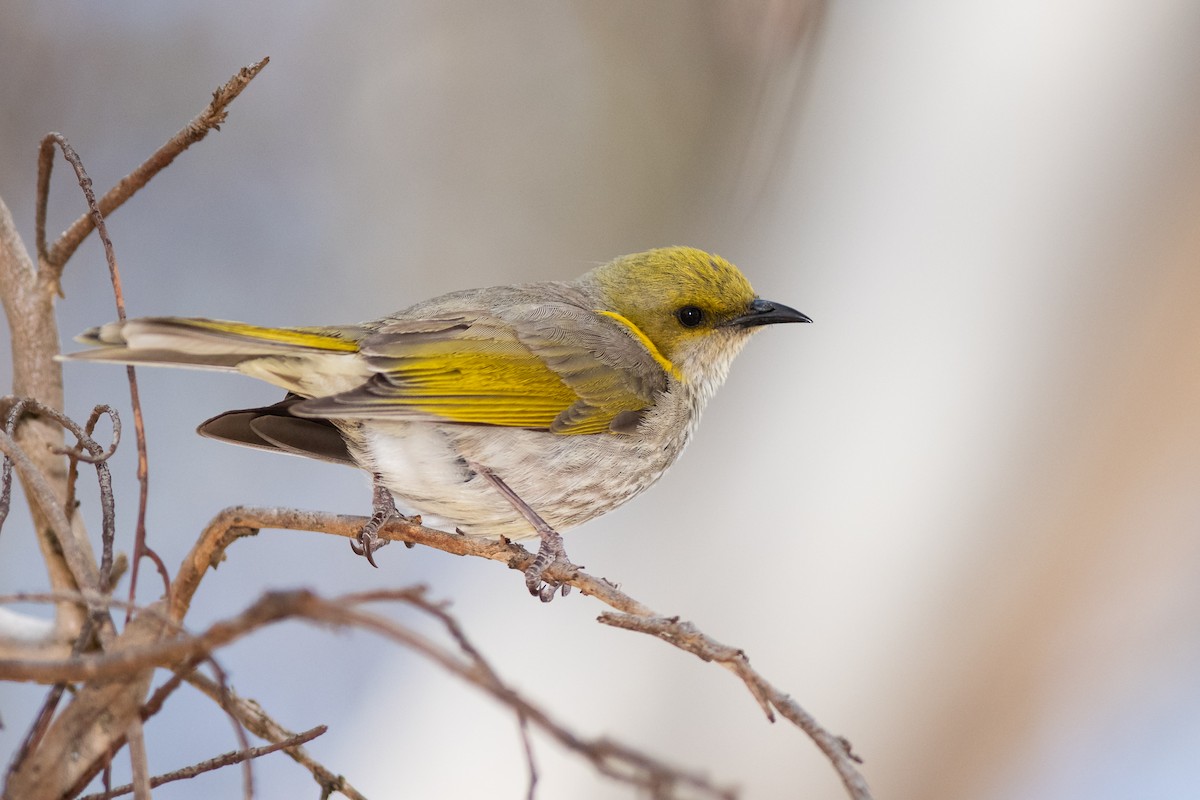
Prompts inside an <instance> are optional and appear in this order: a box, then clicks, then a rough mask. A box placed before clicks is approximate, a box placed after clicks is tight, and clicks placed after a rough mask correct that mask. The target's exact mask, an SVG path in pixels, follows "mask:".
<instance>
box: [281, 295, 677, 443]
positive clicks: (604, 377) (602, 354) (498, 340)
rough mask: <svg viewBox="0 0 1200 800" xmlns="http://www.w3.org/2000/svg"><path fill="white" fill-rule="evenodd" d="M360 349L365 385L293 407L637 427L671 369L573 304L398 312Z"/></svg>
mask: <svg viewBox="0 0 1200 800" xmlns="http://www.w3.org/2000/svg"><path fill="white" fill-rule="evenodd" d="M359 348H360V349H359V352H360V354H361V356H362V357H363V358H364V359H365V360H366V362H367V365H368V367H369V368H370V369H371V371H372V372H373V373H374V374H373V375H372V376H371V378H370V379H369V380H368V381H367V382H366V383H364V384H363V385H361V386H359V387H357V388H355V389H353V390H351V391H348V392H343V393H340V394H336V395H331V396H329V397H320V398H314V399H312V400H306V401H304V402H302V403H299V404H297V406H296V407H295V408H294V409H293V412H294V413H298V414H301V415H304V416H313V417H333V418H338V417H341V418H356V417H370V418H389V417H390V418H393V419H429V418H431V417H432V418H437V419H443V420H446V421H450V422H459V423H467V424H479V425H499V426H507V427H520V428H532V429H537V430H549V431H553V432H555V433H561V434H588V433H601V432H605V431H610V430H620V431H621V432H629V431H630V430H631V429H630V427H629V424H628V423H629V420H631V419H636V416H635V415H637V414H638V413H639V412H641V411H644V410H645V409H647V408H649V407H650V406H651V405H653V403H654V401H655V398H656V396H657V394H658V393H659V392H661V391H663V390H664V389H665V388H666V386H667V375H666V372H665V371H664V370H663V369H662V367H661V366H660V365H659V364H658V363H657V362H656V361H655V358H654V357H653V355H652V354H651V353H650V352H649V351H648V350H647V349H646V347H645V346H644V345H643V344H642V343H641V341H639V339H638V337H637V336H635V335H632V334H631V333H630V331H628V330H626V329H625V327H624V326H623V325H621V324H620V323H617V322H615V321H613V320H611V319H609V318H607V317H605V316H603V315H600V314H597V313H596V312H594V311H591V310H589V309H586V308H583V307H580V306H575V305H571V304H568V303H541V304H536V305H534V304H524V305H511V306H507V307H505V308H502V309H497V310H492V311H478V312H461V313H456V314H453V315H445V316H444V317H442V318H437V319H395V320H390V321H388V322H387V323H385V324H384V325H381V326H380V327H379V328H378V329H377V330H376V331H375V332H374V333H373V334H371V335H368V336H366V337H364V338H363V339H361V340H360V341H359ZM614 420H616V421H617V422H618V424H617V425H616V426H615V427H614V426H613V423H614Z"/></svg>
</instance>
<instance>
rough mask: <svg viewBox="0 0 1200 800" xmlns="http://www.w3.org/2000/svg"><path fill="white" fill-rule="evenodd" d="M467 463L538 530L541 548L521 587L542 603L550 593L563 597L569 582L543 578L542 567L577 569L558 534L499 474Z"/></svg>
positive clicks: (568, 588)
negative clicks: (554, 565) (553, 566)
mask: <svg viewBox="0 0 1200 800" xmlns="http://www.w3.org/2000/svg"><path fill="white" fill-rule="evenodd" d="M467 466H469V467H470V468H471V469H472V470H474V471H475V472H477V473H478V474H480V475H482V476H483V477H484V479H485V480H487V482H488V483H490V484H492V486H494V487H495V488H496V491H498V492H500V494H502V495H504V499H506V500H508V502H509V503H511V504H512V507H513V508H515V509H516V510H517V512H518V513H519V514H520V515H521V516H523V517H524V518H525V519H526V521H528V522H529V524H530V525H532V526H533V529H534V530H535V531H537V532H538V536H540V537H541V538H542V544H541V547H539V548H538V551H537V555H536V556H534V558H533V563H532V564H530V565H529V566H528V567H527V568H526V569H525V588H526V589H528V590H529V593H530V594H531V595H533V596H534V597H536V598H538V599H539V600H541V601H542V602H543V603H549V602H550V601H551V600H553V599H554V595H556V594H559V593H561V594H562V596H563V597H566V596H567V594H568V593H569V592H570V591H571V586H570V585H569V584H566V583H560V582H558V581H547V580H546V579H545V574H546V570H548V569H549V568H550V566H551V565H552V564H555V563H561V564H562V565H563V566H564V567H565V568H566V569H572V570H575V569H579V567H577V566H575V565H574V564H572V563H571V561H570V559H568V558H567V551H566V548H564V547H563V538H562V534H560V533H559V532H558V531H556V530H554V528H551V527H550V524H549V523H548V522H546V520H544V519H542V517H541V515H540V514H538V513H537V512H536V511H534V510H533V509H532V508H531V507H530V506H529V504H528V503H526V502H525V501H524V500H522V499H521V498H520V497H519V496H518V495H517V493H516V492H514V491H513V490H512V488H511V487H509V485H508V484H507V483H505V482H504V481H503V480H502V479H501V478H500V476H499V475H497V474H496V473H494V472H492V471H491V470H490V469H488V468H487V467H485V466H484V465H482V464H477V463H475V462H474V461H468V462H467Z"/></svg>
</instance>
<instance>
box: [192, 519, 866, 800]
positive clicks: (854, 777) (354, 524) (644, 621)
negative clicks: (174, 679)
mask: <svg viewBox="0 0 1200 800" xmlns="http://www.w3.org/2000/svg"><path fill="white" fill-rule="evenodd" d="M364 522H365V519H364V518H363V517H356V516H344V515H337V514H323V513H318V512H310V511H299V510H296V509H280V508H274V509H271V508H246V507H240V506H239V507H233V508H228V509H225V510H224V511H222V512H220V513H219V514H218V515H217V516H216V517H215V518H214V519H213V520H212V521H211V522H210V523H209V525H208V527H207V528H206V529H205V531H204V533H203V535H202V536H201V537H200V539H199V540H198V541H197V543H196V545H195V546H194V547H193V549H192V552H191V553H189V555H188V556H187V558H185V559H184V563H183V564H182V565H181V566H180V568H179V571H178V572H177V573H176V584H175V594H174V596H173V602H174V603H175V604H176V605H173V606H172V609H171V615H172V617H173V618H175V619H178V618H181V616H182V614H184V613H186V609H187V604H188V603H189V602H190V598H191V596H192V593H193V592H194V590H195V586H198V585H199V581H200V579H201V578H202V577H203V571H204V570H205V569H207V568H208V567H209V566H215V565H216V563H218V562H219V560H220V558H221V557H222V554H223V553H224V550H225V548H226V547H228V545H229V544H231V543H232V542H233V541H236V540H237V539H238V538H240V537H242V536H249V535H254V534H256V533H257V532H258V530H260V529H263V528H280V529H284V530H308V531H318V532H321V533H327V534H332V535H335V536H344V537H347V538H350V537H353V536H355V535H357V533H358V531H359V530H361V529H362V526H363V524H364ZM378 535H379V537H380V538H381V539H387V540H391V541H403V542H414V543H417V544H424V545H428V546H430V547H433V548H436V549H438V550H442V551H444V552H448V553H453V554H455V555H471V556H477V557H481V558H488V559H491V560H493V561H502V562H505V563H506V564H508V566H509V568H511V569H514V570H517V571H519V572H524V570H525V568H526V567H527V566H528V565H529V563H530V562H531V561H532V559H533V557H534V556H533V554H532V553H530V552H529V551H527V550H525V549H524V548H523V547H521V546H520V545H517V544H513V543H511V542H504V541H493V540H483V539H476V538H474V537H469V536H461V535H457V534H450V533H445V532H444V531H438V530H434V529H432V528H425V527H423V526H420V525H414V524H412V523H409V522H401V521H394V522H391V523H389V524H388V525H386V526H385V527H383V528H382V529H380V531H379V534H378ZM546 574H547V576H549V577H550V578H552V579H553V580H555V581H560V582H562V583H567V584H570V585H571V586H573V587H575V588H577V589H579V591H580V592H581V593H582V594H584V595H589V596H592V597H595V598H596V599H598V600H600V601H601V602H603V603H605V604H606V605H608V606H610V607H611V608H614V609H616V610H617V611H619V612H622V613H620V614H609V613H606V614H603V615H601V617H600V618H599V621H600V622H602V623H604V624H607V625H612V626H613V627H622V628H627V629H629V630H636V631H641V632H643V633H650V634H651V635H654V636H656V637H657V638H659V639H662V640H663V641H665V642H668V643H670V644H672V645H674V646H676V647H678V648H680V649H682V650H684V651H686V652H689V653H692V654H693V655H696V656H698V657H699V658H701V659H703V660H705V661H714V662H716V663H719V664H721V665H722V666H723V667H725V668H726V669H729V670H730V671H732V672H733V673H734V674H735V675H737V676H738V677H739V678H740V679H741V680H742V682H743V683H744V684H745V686H746V688H747V689H748V690H749V691H750V694H751V696H753V697H754V699H755V701H756V702H757V703H758V704H759V707H760V708H762V709H763V712H764V714H765V715H766V717H767V719H768V720H770V721H772V722H773V721H774V720H775V712H776V711H778V712H779V713H780V714H781V715H782V716H783V717H784V718H785V719H787V720H788V721H790V722H791V723H792V724H794V725H795V726H796V727H798V728H799V729H800V730H801V731H803V732H804V733H805V734H807V735H808V736H809V737H810V738H811V739H812V740H813V742H814V743H815V744H816V745H817V747H818V748H819V749H820V750H821V752H823V753H824V754H825V756H826V757H827V758H829V759H830V762H831V763H832V764H833V766H834V768H835V769H836V770H837V772H838V775H839V776H840V777H841V779H842V783H843V784H844V785H845V787H846V790H847V792H849V794H850V796H851V797H852V798H854V800H869V798H870V797H871V793H870V788H869V787H868V786H867V783H866V780H865V779H864V778H863V777H862V774H861V773H860V772H859V771H858V768H857V766H856V764H858V763H860V760H859V758H858V757H857V756H856V755H854V753H853V751H852V749H851V747H850V745H849V742H848V741H847V740H846V739H845V738H843V737H841V736H837V735H836V734H833V733H830V732H829V731H828V730H826V729H825V728H824V727H823V726H821V725H820V724H819V723H818V722H817V721H816V720H815V719H814V718H813V717H812V715H811V714H809V713H808V712H807V711H805V710H804V709H803V708H802V707H801V706H800V705H799V704H798V703H797V702H796V701H795V700H794V699H792V698H791V697H790V696H788V695H787V694H786V693H784V692H782V691H780V690H779V689H777V688H776V687H775V686H774V685H773V684H771V683H770V682H769V681H767V680H766V678H764V677H763V676H762V675H760V674H759V673H758V672H756V671H755V670H753V669H752V668H751V667H750V662H749V659H747V658H746V655H745V653H744V652H743V651H742V650H740V649H737V648H732V647H729V646H727V645H724V644H721V643H720V642H718V641H716V640H715V639H712V638H711V637H709V636H707V635H706V634H704V633H702V632H700V631H699V630H697V629H696V628H695V626H693V625H692V624H691V623H687V622H683V621H681V620H679V619H678V618H674V617H663V616H661V615H659V614H656V613H655V612H654V611H653V610H652V609H650V608H649V607H648V606H646V605H645V604H643V603H641V602H639V601H637V600H635V599H634V598H632V597H630V596H629V595H628V594H626V593H625V592H623V591H621V590H620V589H618V588H617V587H616V586H615V585H613V584H612V583H610V582H609V581H607V580H605V579H603V578H597V577H593V576H591V575H588V574H587V573H585V572H583V571H582V570H575V571H572V570H564V569H562V568H561V567H560V566H558V565H557V564H556V565H552V566H551V568H550V569H549V570H548V571H547V573H546Z"/></svg>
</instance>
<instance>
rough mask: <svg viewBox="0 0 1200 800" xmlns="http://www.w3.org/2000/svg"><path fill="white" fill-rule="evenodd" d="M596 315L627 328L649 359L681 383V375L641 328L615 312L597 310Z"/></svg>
mask: <svg viewBox="0 0 1200 800" xmlns="http://www.w3.org/2000/svg"><path fill="white" fill-rule="evenodd" d="M596 313H597V314H603V315H604V316H606V317H609V318H610V319H615V320H616V321H617V322H619V323H621V324H622V325H624V326H625V327H626V328H628V329H629V332H630V333H632V334H633V335H634V337H635V338H636V339H637V340H638V341H639V342H641V343H642V346H643V347H645V348H646V349H647V350H649V351H650V357H651V358H653V359H654V360H655V362H657V364H658V365H659V366H660V367H662V368H663V369H665V370H666V371H667V374H668V375H671V376H672V377H674V378H675V380H677V381H679V382H680V383H682V382H683V373H682V372H680V371H679V368H678V367H676V366H675V365H674V364H672V363H671V362H670V361H668V360H667V357H666V356H664V355H663V354H662V353H661V352H659V349H658V348H657V347H655V345H654V342H652V341H650V337H649V336H647V335H646V334H644V333H642V329H641V328H639V327H638V326H637V325H634V324H633V322H631V321H630V320H629V319H628V318H627V317H624V316H622V315H620V314H618V313H617V312H615V311H603V310H600V309H597V310H596Z"/></svg>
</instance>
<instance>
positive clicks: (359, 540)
mask: <svg viewBox="0 0 1200 800" xmlns="http://www.w3.org/2000/svg"><path fill="white" fill-rule="evenodd" d="M371 508H372V511H371V518H370V519H369V520H367V524H366V525H363V526H362V530H360V531H359V532H358V536H356V537H355V538H353V539H351V540H350V549H351V550H353V551H354V554H355V555H358V556H365V557H366V559H367V563H368V564H370V565H371V566H372V567H375V568H377V569H378V567H379V565H378V564H376V563H375V551H376V550H378V549H379V548H381V547H383V546H384V545H386V544H390V542H389V541H388V540H387V539H380V538H379V529H380V528H382V527H383V526H384V525H387V524H388V523H389V522H391V521H392V520H393V519H395V518H397V517H399V518H401V519H404V518H405V517H404V515H403V514H401V513H400V512H399V511H397V510H396V501H395V500H394V499H393V498H392V493H391V492H389V491H388V490H387V487H386V486H384V485H383V478H382V476H380V475H379V474H378V473H376V474H375V476H374V482H373V490H372V493H371ZM405 544H408V543H407V542H406V543H405ZM409 547H412V545H411V544H410V545H409Z"/></svg>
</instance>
